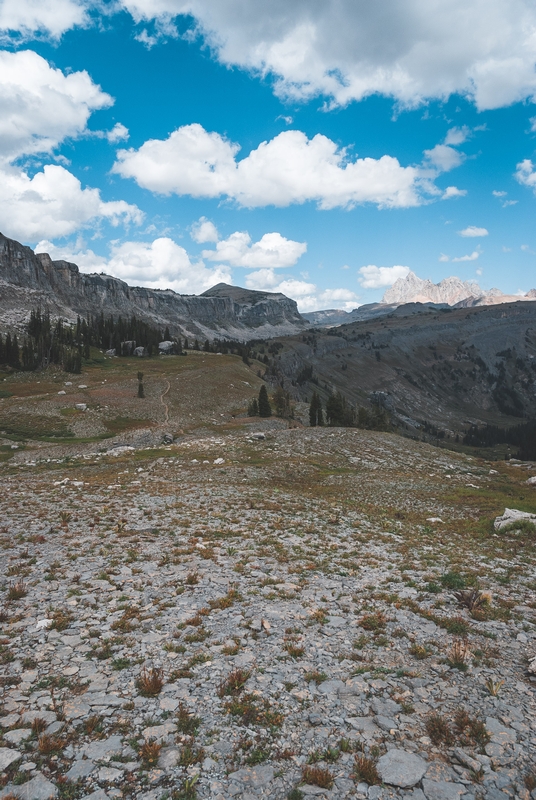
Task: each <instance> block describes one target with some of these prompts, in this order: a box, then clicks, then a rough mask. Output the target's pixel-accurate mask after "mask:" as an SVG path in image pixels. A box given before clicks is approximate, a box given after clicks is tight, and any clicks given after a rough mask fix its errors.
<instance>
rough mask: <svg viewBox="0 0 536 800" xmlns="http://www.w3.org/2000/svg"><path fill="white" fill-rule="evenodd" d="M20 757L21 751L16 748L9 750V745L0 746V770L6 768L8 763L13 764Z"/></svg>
mask: <svg viewBox="0 0 536 800" xmlns="http://www.w3.org/2000/svg"><path fill="white" fill-rule="evenodd" d="M19 758H22V753H19V752H18V750H11V749H10V748H9V747H0V771H1V772H3V771H4V770H6V769H7V768H8V767H9V766H10V764H14V763H15V761H18V760H19Z"/></svg>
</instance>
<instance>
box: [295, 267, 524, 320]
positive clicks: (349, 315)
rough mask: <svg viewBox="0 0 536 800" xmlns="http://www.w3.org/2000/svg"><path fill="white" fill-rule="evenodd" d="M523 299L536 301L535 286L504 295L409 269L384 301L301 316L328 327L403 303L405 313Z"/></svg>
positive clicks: (370, 316)
mask: <svg viewBox="0 0 536 800" xmlns="http://www.w3.org/2000/svg"><path fill="white" fill-rule="evenodd" d="M522 300H525V301H526V300H529V301H530V300H536V289H531V290H530V291H529V292H527V293H526V294H525V295H517V294H515V295H510V294H504V292H501V290H500V289H488V290H485V289H482V288H481V287H480V286H479V285H478V283H476V281H462V280H461V279H460V278H457V277H455V276H450V277H448V278H444V279H443V280H442V281H440V282H439V283H432V281H430V280H423V279H422V278H419V277H418V276H417V275H415V273H414V272H411V271H410V272H408V274H407V275H406V276H405V277H404V278H398V280H396V281H395V283H394V284H393V285H392V286H391V287H390V288H389V289H387V291H386V292H385V294H384V295H383V298H382V301H381V303H367V304H365V305H362V306H359V307H358V308H354V309H353V311H343V310H342V309H338V308H331V309H327V310H325V311H311V312H307V313H305V314H303V315H302V316H304V317H305V318H306V319H307V320H308V322H309V323H310V324H311V325H313V326H315V327H320V328H324V327H325V328H329V327H333V326H336V325H345V324H347V323H351V322H359V321H362V320H367V319H373V318H375V317H380V316H384V315H385V314H389V313H392V312H393V311H395V310H396V309H397V308H398V307H400V306H403V307H404V313H406V312H410V313H419V312H423V313H425V312H426V311H427V309H429V308H430V307H433V308H440V307H452V308H471V307H475V306H494V305H498V304H500V303H517V302H519V301H522ZM408 304H414V308H412V309H410V308H408V307H407V306H408Z"/></svg>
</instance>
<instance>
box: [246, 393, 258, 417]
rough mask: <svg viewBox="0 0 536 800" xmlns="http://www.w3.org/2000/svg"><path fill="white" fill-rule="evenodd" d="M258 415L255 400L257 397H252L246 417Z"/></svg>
mask: <svg viewBox="0 0 536 800" xmlns="http://www.w3.org/2000/svg"><path fill="white" fill-rule="evenodd" d="M258 416H259V404H258V402H257V398H256V397H254V398H253V400H252V401H251V403H250V404H249V405H248V417H258Z"/></svg>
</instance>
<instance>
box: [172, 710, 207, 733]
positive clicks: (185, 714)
mask: <svg viewBox="0 0 536 800" xmlns="http://www.w3.org/2000/svg"><path fill="white" fill-rule="evenodd" d="M176 723H177V730H178V731H179V733H184V734H186V735H187V736H195V735H196V733H197V731H198V729H199V726H200V725H201V717H196V716H195V715H194V714H191V713H190V712H189V711H188V708H187V707H186V706H185V705H184V703H179V707H178V709H177V717H176Z"/></svg>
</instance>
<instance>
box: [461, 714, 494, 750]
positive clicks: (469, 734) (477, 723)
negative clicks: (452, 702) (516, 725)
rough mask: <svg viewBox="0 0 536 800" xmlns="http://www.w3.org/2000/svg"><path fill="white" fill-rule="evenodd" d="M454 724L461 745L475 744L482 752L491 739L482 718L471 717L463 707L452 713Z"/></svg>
mask: <svg viewBox="0 0 536 800" xmlns="http://www.w3.org/2000/svg"><path fill="white" fill-rule="evenodd" d="M454 726H455V728H456V732H457V734H458V738H459V741H460V744H462V745H466V746H470V745H476V746H477V747H479V748H480V749H481V751H482V752H483V751H484V748H485V746H486V745H487V744H488V742H489V741H490V739H491V737H490V735H489V733H488V731H487V729H486V726H485V724H484V723H483V722H482V720H480V719H478V718H477V717H471V716H470V715H469V714H468V713H467V711H466V710H465V709H464V708H459V709H457V711H456V713H455V714H454Z"/></svg>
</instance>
